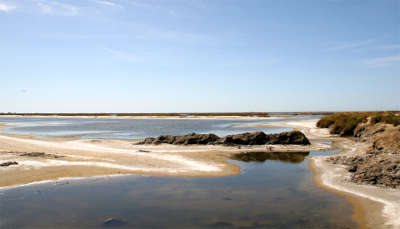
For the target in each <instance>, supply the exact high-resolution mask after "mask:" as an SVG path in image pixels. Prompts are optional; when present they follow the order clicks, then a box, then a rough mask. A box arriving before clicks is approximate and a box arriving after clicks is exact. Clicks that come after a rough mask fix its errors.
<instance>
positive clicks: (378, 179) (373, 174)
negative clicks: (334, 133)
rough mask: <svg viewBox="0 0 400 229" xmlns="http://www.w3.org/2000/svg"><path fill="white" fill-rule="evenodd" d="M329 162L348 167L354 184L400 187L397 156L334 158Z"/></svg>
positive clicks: (399, 169) (399, 161)
mask: <svg viewBox="0 0 400 229" xmlns="http://www.w3.org/2000/svg"><path fill="white" fill-rule="evenodd" d="M327 161H329V162H331V163H333V164H341V165H347V166H348V171H349V172H351V173H352V174H351V176H350V177H351V181H352V182H354V183H357V184H371V185H380V186H386V187H391V188H397V187H400V159H399V158H398V156H397V155H396V156H394V155H392V156H388V155H385V154H380V155H378V156H370V155H365V156H332V157H329V158H328V159H327Z"/></svg>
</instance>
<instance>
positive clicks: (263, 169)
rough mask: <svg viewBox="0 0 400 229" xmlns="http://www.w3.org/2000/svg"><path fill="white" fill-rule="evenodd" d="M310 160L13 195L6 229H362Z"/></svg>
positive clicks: (271, 158)
mask: <svg viewBox="0 0 400 229" xmlns="http://www.w3.org/2000/svg"><path fill="white" fill-rule="evenodd" d="M306 156H307V153H291V154H290V155H285V154H281V155H278V154H277V153H270V154H263V155H261V156H260V155H257V156H253V157H254V158H255V159H258V161H262V160H264V162H262V163H260V162H242V161H236V162H235V163H237V164H239V165H240V166H241V167H242V168H244V170H245V171H244V172H243V173H241V174H240V175H238V176H230V177H216V178H174V177H157V176H128V177H120V178H113V179H110V180H98V181H90V180H87V181H80V182H78V181H76V182H74V181H71V182H69V183H68V184H66V185H54V184H42V185H34V186H28V187H25V188H20V189H11V190H8V191H3V192H2V193H1V194H0V206H1V211H0V222H1V224H0V228H58V229H62V228H109V227H116V228H143V229H146V228H149V229H150V228H151V229H154V228H185V229H186V228H235V229H239V228H282V229H286V228H287V229H289V228H290V229H303V228H308V229H321V228H330V229H337V228H351V229H353V228H357V227H356V225H354V223H353V222H352V221H351V215H352V208H351V205H350V204H349V203H348V202H346V200H345V199H344V198H342V197H340V196H337V195H334V194H332V193H329V192H327V191H324V190H321V189H319V188H317V187H316V186H315V185H314V184H313V181H312V175H311V172H310V170H309V169H308V161H307V159H304V158H305V157H306ZM253 157H251V158H253ZM246 160H247V161H249V160H250V159H245V161H246ZM278 160H279V161H278ZM282 161H284V162H289V163H282ZM110 218H111V219H113V220H111V219H110Z"/></svg>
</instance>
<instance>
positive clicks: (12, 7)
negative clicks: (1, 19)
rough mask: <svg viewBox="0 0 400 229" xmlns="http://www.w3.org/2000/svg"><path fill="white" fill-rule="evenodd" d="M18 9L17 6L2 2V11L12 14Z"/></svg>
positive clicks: (0, 6)
mask: <svg viewBox="0 0 400 229" xmlns="http://www.w3.org/2000/svg"><path fill="white" fill-rule="evenodd" d="M16 8H17V7H16V6H15V5H12V4H9V3H5V2H0V11H5V12H10V11H13V10H15V9H16Z"/></svg>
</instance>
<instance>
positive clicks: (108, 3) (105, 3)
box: [91, 0, 124, 9]
mask: <svg viewBox="0 0 400 229" xmlns="http://www.w3.org/2000/svg"><path fill="white" fill-rule="evenodd" d="M91 2H94V3H96V4H99V5H102V6H109V7H116V8H121V9H122V8H124V7H123V6H122V5H120V4H117V3H115V2H111V1H105V0H91Z"/></svg>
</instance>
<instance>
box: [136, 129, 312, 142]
mask: <svg viewBox="0 0 400 229" xmlns="http://www.w3.org/2000/svg"><path fill="white" fill-rule="evenodd" d="M162 143H166V144H174V145H210V144H213V145H266V144H284V145H288V144H294V145H309V144H310V141H309V140H308V139H307V137H306V136H305V135H304V134H303V133H302V132H300V131H291V132H284V133H280V134H268V135H267V134H265V133H264V132H252V133H249V132H247V133H242V134H233V135H228V136H226V137H223V138H220V137H218V136H217V135H215V134H196V133H191V134H187V135H183V136H171V135H161V136H159V137H157V138H146V139H144V140H143V141H141V142H139V143H137V144H139V145H143V144H155V145H157V144H162Z"/></svg>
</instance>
